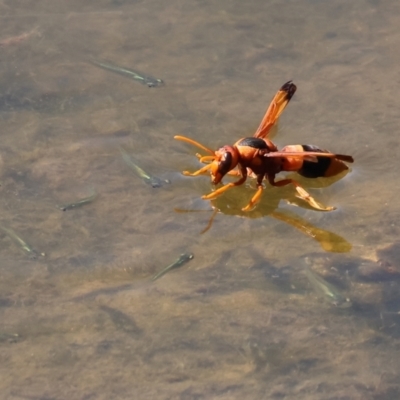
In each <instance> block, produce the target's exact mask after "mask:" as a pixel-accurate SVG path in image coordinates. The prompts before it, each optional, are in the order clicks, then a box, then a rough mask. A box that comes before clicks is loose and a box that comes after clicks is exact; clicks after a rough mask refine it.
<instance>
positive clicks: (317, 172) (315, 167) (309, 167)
mask: <svg viewBox="0 0 400 400" xmlns="http://www.w3.org/2000/svg"><path fill="white" fill-rule="evenodd" d="M302 147H303V150H304V151H306V152H307V151H310V152H315V153H329V152H328V151H326V150H322V149H320V148H319V147H317V146H314V145H312V144H303V145H302ZM347 169H348V167H347V165H346V164H344V163H343V162H342V161H340V160H337V159H335V158H329V157H318V156H317V161H316V162H313V161H307V160H304V161H303V165H302V167H301V168H300V169H299V170H298V171H297V172H298V173H299V174H300V175H302V176H304V177H306V178H319V177H322V176H325V177H329V176H335V175H337V174H339V173H340V172H343V171H345V170H347Z"/></svg>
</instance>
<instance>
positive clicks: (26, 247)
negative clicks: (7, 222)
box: [0, 226, 44, 258]
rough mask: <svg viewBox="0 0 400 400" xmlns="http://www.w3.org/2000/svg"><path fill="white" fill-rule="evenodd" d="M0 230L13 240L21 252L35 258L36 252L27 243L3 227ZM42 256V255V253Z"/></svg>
mask: <svg viewBox="0 0 400 400" xmlns="http://www.w3.org/2000/svg"><path fill="white" fill-rule="evenodd" d="M0 229H1V230H2V231H3V232H5V233H6V234H7V235H8V236H9V237H10V238H11V239H13V240H14V241H15V242H16V243H17V244H19V246H20V247H21V248H22V250H24V251H26V252H27V253H28V254H29V255H30V256H31V257H32V258H36V257H37V254H38V253H37V252H36V250H34V249H33V248H32V247H31V246H30V245H29V244H28V243H26V242H25V240H23V239H22V238H20V237H19V236H18V235H17V234H16V233H15V232H14V231H13V230H12V229H10V228H6V227H5V226H0ZM42 255H44V253H42Z"/></svg>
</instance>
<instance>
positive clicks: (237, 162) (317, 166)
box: [174, 81, 353, 211]
mask: <svg viewBox="0 0 400 400" xmlns="http://www.w3.org/2000/svg"><path fill="white" fill-rule="evenodd" d="M296 89H297V88H296V85H295V84H294V83H293V82H292V81H289V82H286V83H285V84H284V85H283V86H282V87H281V88H280V89H279V90H278V92H277V93H276V95H275V96H274V98H273V99H272V102H271V104H270V105H269V107H268V109H267V112H266V113H265V115H264V118H263V119H262V121H261V124H260V126H259V127H258V129H257V130H256V133H255V134H254V135H253V136H251V137H245V138H242V139H239V140H238V141H237V142H236V143H235V144H234V145H232V146H229V145H226V146H223V147H221V148H220V149H218V150H217V151H213V150H211V149H209V148H208V147H206V146H203V145H202V144H200V143H198V142H196V141H195V140H192V139H190V138H187V137H185V136H175V137H174V138H175V139H177V140H182V141H184V142H187V143H190V144H192V145H195V146H197V147H199V148H200V149H202V150H204V151H207V152H208V153H210V154H211V155H210V156H200V155H199V156H198V157H199V159H200V161H201V162H205V163H207V164H206V165H205V166H204V167H203V168H201V169H199V170H198V171H196V172H193V173H190V172H188V171H183V174H184V175H189V176H197V175H201V174H204V173H206V172H207V171H209V172H210V175H211V182H212V183H213V184H215V185H216V184H218V183H220V182H221V181H222V178H223V177H224V176H225V175H226V174H230V175H238V176H240V179H239V180H238V181H236V182H231V183H228V184H226V185H224V186H222V187H220V188H219V189H216V190H215V191H213V192H211V193H210V194H207V195H204V196H202V198H203V199H207V200H211V199H214V198H216V197H217V196H219V195H220V194H222V193H224V192H225V191H227V190H228V189H230V188H232V187H235V186H239V185H242V184H243V183H244V182H245V181H246V179H247V176H252V177H255V178H256V179H257V192H256V194H255V195H254V196H253V198H252V199H251V200H250V202H249V203H248V204H247V205H246V206H245V207H244V208H242V210H243V211H250V210H251V209H253V207H254V206H255V205H256V204H257V203H258V202H259V201H260V198H261V195H262V191H263V185H262V181H263V179H264V178H266V179H267V180H268V182H269V183H270V185H272V186H279V187H280V186H285V185H289V184H292V185H294V187H295V188H296V191H297V197H299V198H301V199H303V200H304V201H306V202H307V203H308V204H309V205H310V206H311V207H313V208H314V209H317V210H320V211H331V210H334V209H335V208H334V207H329V206H327V207H326V206H323V205H322V204H320V203H319V202H317V201H316V200H315V199H314V198H313V197H312V196H311V195H310V194H309V193H308V192H307V191H306V190H305V189H304V188H302V187H301V186H300V184H299V183H298V182H296V181H295V180H293V179H282V180H279V181H275V177H276V175H277V174H278V173H279V172H282V171H295V172H297V173H298V174H300V175H302V176H304V177H307V178H318V177H331V176H335V175H338V174H340V173H341V172H343V171H345V170H347V169H348V167H347V165H346V164H345V162H347V163H352V162H353V157H351V156H348V155H344V154H334V153H331V152H329V151H327V150H322V149H320V148H319V147H317V146H314V145H289V146H285V147H284V148H282V150H280V151H279V150H278V148H277V147H276V146H275V144H274V143H272V142H271V140H269V139H267V138H266V137H267V136H268V134H269V132H270V131H271V128H272V127H273V126H274V124H275V123H276V122H277V120H278V118H279V116H280V115H281V114H282V112H283V110H284V109H285V107H286V106H287V104H288V103H289V101H290V99H291V98H292V97H293V95H294V93H295V92H296ZM236 167H237V168H238V169H237V170H234V169H235V168H236Z"/></svg>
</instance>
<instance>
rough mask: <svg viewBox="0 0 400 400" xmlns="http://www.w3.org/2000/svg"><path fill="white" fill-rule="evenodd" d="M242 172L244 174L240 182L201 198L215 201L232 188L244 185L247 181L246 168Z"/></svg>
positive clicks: (232, 183)
mask: <svg viewBox="0 0 400 400" xmlns="http://www.w3.org/2000/svg"><path fill="white" fill-rule="evenodd" d="M209 165H210V164H209ZM207 166H208V165H207ZM240 172H241V173H242V177H241V178H240V179H239V180H238V181H236V182H231V183H228V184H226V185H224V186H222V187H220V188H219V189H217V190H215V191H214V192H211V193H210V194H206V195H204V196H201V198H202V199H204V200H212V199H215V198H216V197H218V196H219V195H221V194H222V193H224V192H226V191H227V190H228V189H230V188H233V187H235V186H240V185H243V183H244V182H245V181H246V179H247V170H246V168H240Z"/></svg>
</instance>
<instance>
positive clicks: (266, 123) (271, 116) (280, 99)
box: [253, 81, 297, 138]
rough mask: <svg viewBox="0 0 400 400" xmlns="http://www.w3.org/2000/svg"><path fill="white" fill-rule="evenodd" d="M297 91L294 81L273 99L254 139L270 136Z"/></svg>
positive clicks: (286, 84)
mask: <svg viewBox="0 0 400 400" xmlns="http://www.w3.org/2000/svg"><path fill="white" fill-rule="evenodd" d="M296 89H297V87H296V85H295V84H294V83H293V82H292V81H288V82H286V83H285V84H284V85H283V86H282V87H281V88H280V89H279V90H278V92H277V93H276V95H275V96H274V98H273V99H272V101H271V104H270V105H269V107H268V109H267V112H266V113H265V115H264V118H263V119H262V121H261V123H260V126H259V127H258V128H257V130H256V133H255V134H254V135H253V136H254V137H256V138H265V137H267V136H268V134H269V131H270V130H271V128H272V127H273V126H274V124H275V123H276V122H277V121H278V118H279V116H280V115H281V114H282V112H283V110H284V109H285V107H286V106H287V105H288V103H289V101H290V99H291V98H292V97H293V95H294V93H295V92H296Z"/></svg>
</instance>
